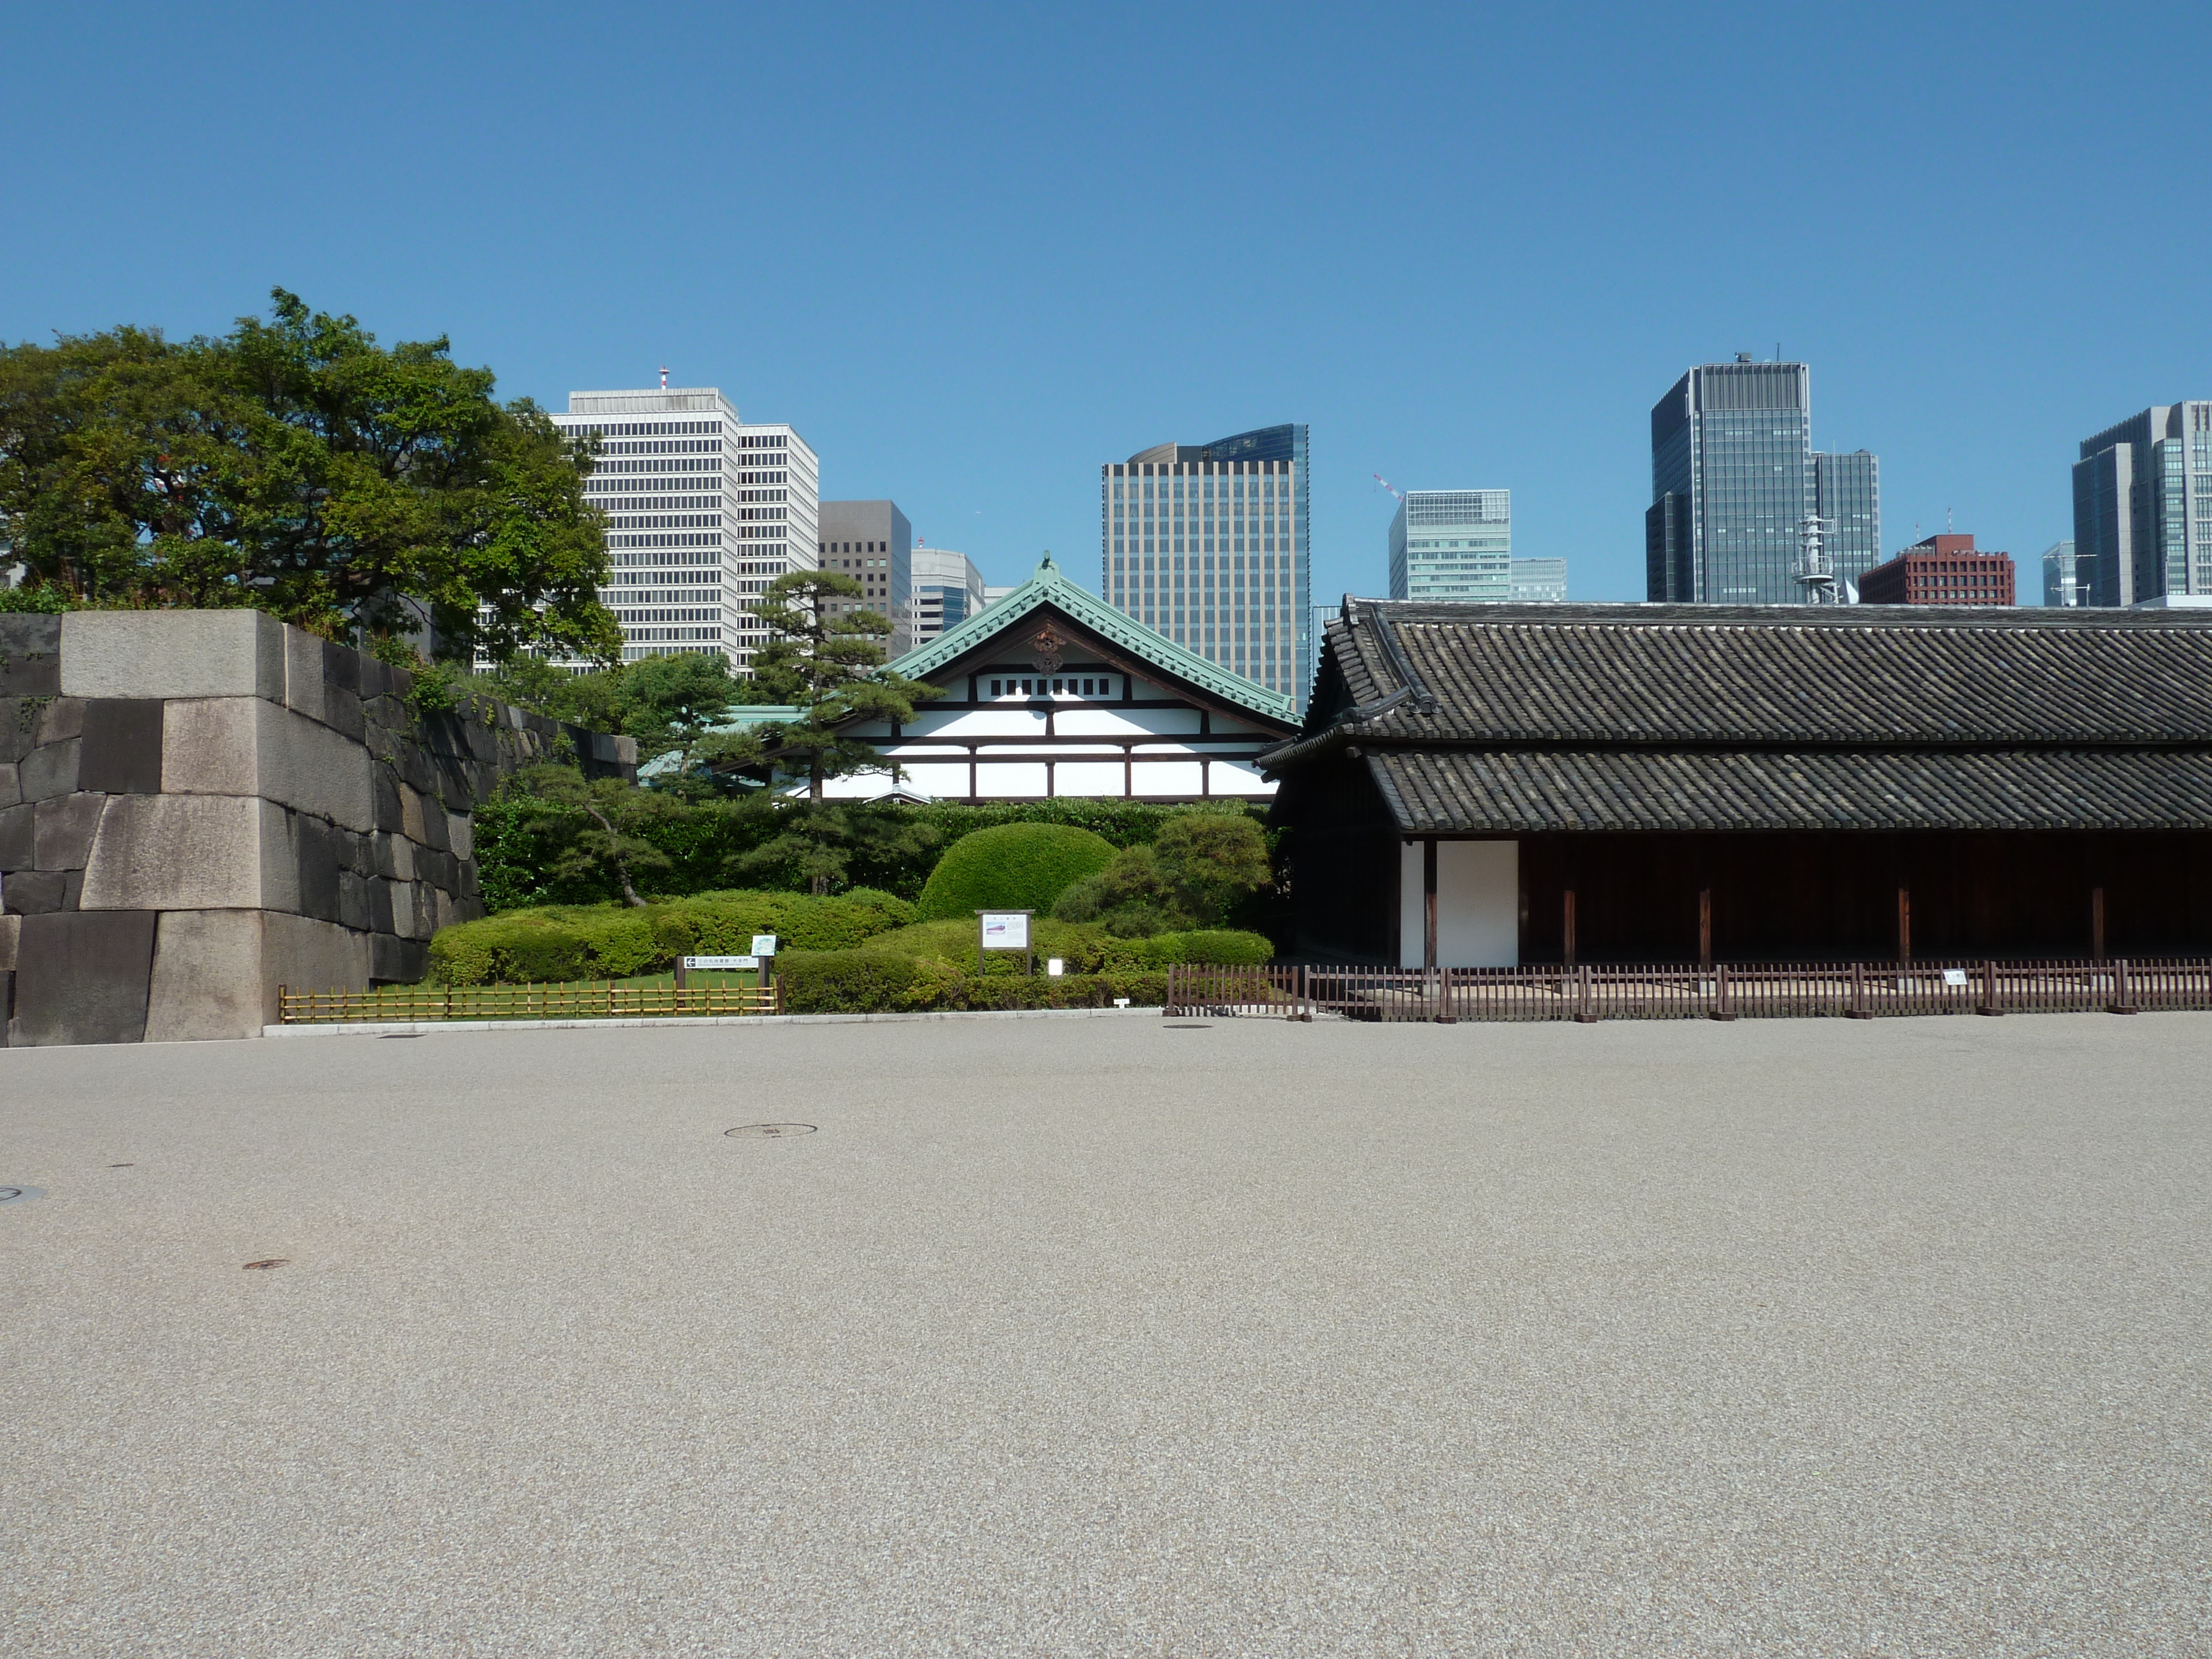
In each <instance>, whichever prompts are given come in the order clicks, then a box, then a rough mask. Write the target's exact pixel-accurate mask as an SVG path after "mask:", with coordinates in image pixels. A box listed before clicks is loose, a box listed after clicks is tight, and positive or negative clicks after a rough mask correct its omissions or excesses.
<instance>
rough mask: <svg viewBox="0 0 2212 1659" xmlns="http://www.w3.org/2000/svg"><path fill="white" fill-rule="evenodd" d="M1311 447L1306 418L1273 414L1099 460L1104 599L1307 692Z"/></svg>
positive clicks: (1244, 670) (1270, 681)
mask: <svg viewBox="0 0 2212 1659" xmlns="http://www.w3.org/2000/svg"><path fill="white" fill-rule="evenodd" d="M1307 456H1308V447H1307V431H1306V428H1304V426H1271V427H1263V428H1260V429H1259V430H1257V431H1254V432H1240V433H1238V434H1237V435H1236V436H1234V437H1230V438H1220V439H1217V440H1215V441H1213V442H1212V443H1210V444H1196V445H1193V444H1158V445H1156V446H1154V447H1152V448H1151V449H1144V450H1139V451H1138V452H1137V453H1135V454H1134V455H1132V456H1131V457H1130V458H1129V459H1127V461H1115V462H1109V464H1107V465H1104V466H1102V467H1100V468H1099V469H1098V566H1099V588H1100V591H1101V592H1103V594H1104V595H1105V598H1106V602H1107V603H1108V604H1109V605H1112V606H1113V607H1114V608H1115V610H1116V611H1121V612H1122V613H1123V614H1125V615H1127V616H1130V617H1135V618H1136V619H1137V620H1138V621H1139V622H1140V623H1144V624H1145V625H1146V627H1148V628H1155V629H1158V630H1159V631H1160V632H1161V633H1163V634H1164V635H1167V636H1168V637H1169V638H1170V639H1171V640H1173V641H1175V642H1176V644H1177V645H1180V646H1183V647H1186V648H1188V649H1189V650H1191V651H1194V652H1196V653H1198V654H1199V655H1200V656H1202V657H1204V658H1206V659H1207V660H1208V661H1210V662H1214V663H1218V664H1219V665H1221V666H1223V667H1225V668H1227V669H1229V670H1230V671H1232V672H1234V673H1237V674H1241V675H1243V676H1244V677H1245V678H1247V679H1250V680H1255V681H1257V682H1258V683H1259V684H1261V685H1264V686H1266V687H1267V688H1269V689H1270V690H1275V691H1281V692H1285V693H1286V694H1288V695H1289V696H1292V697H1295V698H1297V700H1298V702H1300V703H1302V704H1303V703H1304V700H1305V696H1306V690H1307V687H1308V685H1309V684H1310V681H1311V679H1312V678H1313V663H1312V657H1313V634H1312V629H1311V625H1310V623H1309V622H1308V621H1307V616H1308V611H1307V607H1308V605H1309V604H1310V601H1311V590H1312V561H1311V555H1310V548H1311V545H1312V544H1311V541H1310V524H1311V514H1310V511H1309V507H1308V501H1309V494H1310V492H1309V490H1308V488H1307V473H1308V466H1307Z"/></svg>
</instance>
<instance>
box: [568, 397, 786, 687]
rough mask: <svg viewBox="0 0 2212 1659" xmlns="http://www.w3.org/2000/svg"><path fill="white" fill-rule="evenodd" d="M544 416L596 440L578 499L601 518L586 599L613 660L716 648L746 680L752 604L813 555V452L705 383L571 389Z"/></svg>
mask: <svg viewBox="0 0 2212 1659" xmlns="http://www.w3.org/2000/svg"><path fill="white" fill-rule="evenodd" d="M552 418H553V422H554V424H555V425H556V426H558V427H560V428H562V430H563V431H567V432H575V433H585V434H588V435H591V436H592V437H594V438H596V439H597V440H598V441H599V459H598V460H597V462H596V464H595V465H593V467H592V472H591V475H590V477H587V478H586V480H585V483H584V497H585V499H586V501H589V502H590V503H591V504H592V506H593V507H597V508H599V511H600V512H602V513H605V514H606V517H607V552H608V560H609V562H610V563H611V564H612V565H613V567H614V568H613V570H612V571H611V573H610V574H609V581H610V583H611V586H607V587H605V588H603V589H601V590H600V592H599V598H600V599H601V600H602V601H603V602H604V603H605V605H607V606H608V607H609V608H610V609H611V610H612V611H614V613H615V617H616V619H617V621H619V622H620V623H622V630H623V660H624V661H626V662H635V661H636V660H637V659H639V658H641V657H656V656H664V655H667V654H670V653H678V652H685V651H696V652H709V651H719V652H720V653H722V654H723V655H724V656H726V657H727V658H728V659H730V663H731V665H732V668H733V669H735V670H736V671H738V673H739V674H740V675H743V674H745V673H748V672H749V669H748V667H747V665H748V664H749V663H750V661H751V659H752V653H753V652H754V651H755V650H756V649H757V648H758V647H760V646H761V645H763V644H764V643H765V642H766V635H764V633H763V631H762V629H761V626H760V622H759V619H758V618H757V617H756V616H754V615H753V613H752V610H751V606H752V605H753V604H755V603H756V602H757V601H756V598H755V596H757V595H758V594H759V593H760V592H761V591H762V590H763V588H765V587H766V586H768V585H769V583H770V582H771V581H774V580H775V579H776V578H777V577H778V576H780V575H782V574H784V573H785V572H786V571H787V570H805V569H811V568H813V565H814V562H815V558H816V552H815V547H816V513H817V494H818V491H819V489H820V483H819V479H820V465H819V463H818V462H817V459H816V457H815V453H814V452H813V450H812V449H811V448H810V447H807V444H806V441H805V440H804V439H802V438H801V437H800V436H799V435H798V433H796V432H794V431H793V429H792V428H790V427H788V426H785V425H781V424H780V423H775V422H770V423H768V424H751V425H748V424H747V423H746V422H743V421H741V420H739V419H738V410H737V405H736V404H732V402H731V401H730V400H729V399H728V398H725V397H724V396H723V395H722V394H721V393H720V392H719V391H717V390H715V389H714V387H713V386H693V387H662V388H657V389H656V388H647V389H645V390H641V391H632V392H570V393H569V394H568V412H567V413H565V414H556V415H555V416H553V417H552ZM571 666H578V667H580V666H583V665H582V664H580V663H578V664H572V665H571Z"/></svg>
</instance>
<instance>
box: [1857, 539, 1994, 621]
mask: <svg viewBox="0 0 2212 1659" xmlns="http://www.w3.org/2000/svg"><path fill="white" fill-rule="evenodd" d="M2014 582H2015V571H2014V568H2013V562H2012V555H2011V554H2009V553H2000V552H1997V551H1996V550H1995V549H1993V548H1986V547H1984V548H1979V549H1978V548H1976V547H1975V545H1974V538H1972V536H1956V535H1950V534H1945V535H1940V536H1929V537H1928V538H1925V539H1923V540H1921V541H1917V542H1915V543H1913V544H1912V545H1911V546H1910V547H1908V548H1906V549H1905V550H1904V551H1903V552H1902V553H1899V555H1898V556H1896V557H1895V558H1893V559H1892V560H1890V561H1889V562H1887V563H1886V564H1878V565H1876V566H1875V568H1873V569H1871V570H1869V571H1867V572H1866V573H1865V574H1863V576H1861V577H1860V578H1859V582H1858V589H1859V603H1860V604H1862V605H2010V604H2012V603H2013V600H2014V598H2015V594H2014Z"/></svg>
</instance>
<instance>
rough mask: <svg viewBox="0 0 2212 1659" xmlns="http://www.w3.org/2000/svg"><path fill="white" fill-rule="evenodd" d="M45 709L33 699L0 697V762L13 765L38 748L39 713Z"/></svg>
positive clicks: (42, 704) (43, 705)
mask: <svg viewBox="0 0 2212 1659" xmlns="http://www.w3.org/2000/svg"><path fill="white" fill-rule="evenodd" d="M45 707H46V705H45V704H44V703H42V702H40V701H39V700H38V699H37V698H35V697H0V761H6V762H7V763H9V764H10V765H13V764H14V763H15V762H17V761H19V760H21V759H22V758H23V757H24V756H26V755H27V754H29V753H30V752H31V750H33V749H35V748H36V747H38V742H39V736H38V734H39V711H40V709H42V708H45Z"/></svg>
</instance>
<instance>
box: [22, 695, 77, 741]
mask: <svg viewBox="0 0 2212 1659" xmlns="http://www.w3.org/2000/svg"><path fill="white" fill-rule="evenodd" d="M83 734H84V699H83V698H82V697H56V698H54V699H52V701H51V702H44V703H41V704H40V705H39V723H38V725H37V726H35V727H33V730H32V733H31V741H32V742H33V744H45V743H59V742H60V741H61V740H62V739H63V738H76V737H82V735H83Z"/></svg>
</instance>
